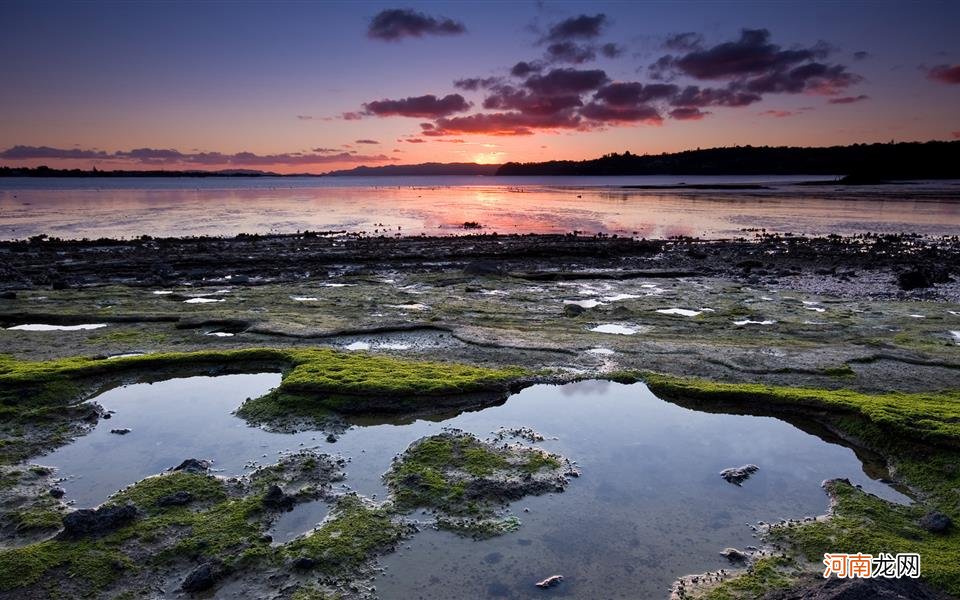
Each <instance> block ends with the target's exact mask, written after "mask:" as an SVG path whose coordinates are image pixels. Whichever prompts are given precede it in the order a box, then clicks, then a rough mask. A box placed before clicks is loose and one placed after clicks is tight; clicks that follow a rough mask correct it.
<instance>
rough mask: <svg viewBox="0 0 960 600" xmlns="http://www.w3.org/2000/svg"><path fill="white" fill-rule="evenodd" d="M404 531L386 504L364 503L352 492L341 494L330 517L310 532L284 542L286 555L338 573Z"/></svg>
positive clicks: (383, 547) (390, 544)
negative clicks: (314, 562)
mask: <svg viewBox="0 0 960 600" xmlns="http://www.w3.org/2000/svg"><path fill="white" fill-rule="evenodd" d="M406 533H407V528H406V527H405V526H404V525H402V524H400V523H398V522H396V521H395V520H394V513H393V512H392V511H391V510H390V509H389V508H386V507H381V506H374V505H371V504H368V503H366V502H364V501H363V500H362V499H361V498H360V497H358V496H356V495H354V494H348V495H345V496H341V497H340V499H339V500H338V501H337V504H336V505H335V506H334V507H333V509H332V510H331V513H330V516H329V517H328V518H327V519H326V520H325V521H324V522H323V523H322V524H321V526H320V527H319V528H318V529H316V530H314V531H313V532H311V533H309V534H307V535H305V536H302V537H299V538H297V539H295V540H293V541H291V542H290V543H288V544H286V546H284V547H283V549H282V550H281V552H282V554H283V555H285V556H287V557H289V558H298V557H306V558H310V559H312V560H314V561H316V567H315V568H316V569H318V570H321V571H323V572H325V573H338V572H343V571H346V570H350V569H355V568H357V567H359V566H360V565H362V564H364V563H366V562H367V561H368V560H369V559H370V557H371V556H373V555H374V554H377V553H379V552H383V551H386V550H388V549H391V548H393V546H395V545H396V544H397V542H399V541H400V540H401V539H402V538H403V536H404V535H406Z"/></svg>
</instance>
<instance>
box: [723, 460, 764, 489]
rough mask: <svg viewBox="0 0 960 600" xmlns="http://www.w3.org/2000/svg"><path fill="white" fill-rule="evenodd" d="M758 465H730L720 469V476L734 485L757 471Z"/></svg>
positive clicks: (739, 483)
mask: <svg viewBox="0 0 960 600" xmlns="http://www.w3.org/2000/svg"><path fill="white" fill-rule="evenodd" d="M759 468H760V467H758V466H757V465H743V466H742V467H731V468H729V469H724V470H722V471H720V477H723V478H724V479H726V480H727V481H729V482H730V483H732V484H734V485H741V484H742V483H743V482H744V481H746V480H747V479H750V476H751V475H753V474H754V473H756V472H757V470H758V469H759Z"/></svg>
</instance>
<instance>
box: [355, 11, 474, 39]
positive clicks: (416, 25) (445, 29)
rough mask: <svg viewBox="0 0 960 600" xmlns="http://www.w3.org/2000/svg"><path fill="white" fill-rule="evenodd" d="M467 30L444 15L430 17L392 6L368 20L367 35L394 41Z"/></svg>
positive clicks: (454, 33)
mask: <svg viewBox="0 0 960 600" xmlns="http://www.w3.org/2000/svg"><path fill="white" fill-rule="evenodd" d="M466 30H467V28H466V27H464V25H463V23H460V22H458V21H454V20H452V19H448V18H446V17H439V18H437V17H431V16H429V15H425V14H423V13H420V12H416V11H413V10H410V9H399V8H392V9H388V10H383V11H380V12H379V13H377V15H376V16H375V17H373V19H372V20H371V21H370V27H369V28H368V29H367V36H368V37H370V38H373V39H377V40H385V41H388V42H396V41H399V40H401V39H403V38H405V37H416V38H419V37H423V36H425V35H457V34H460V33H464V32H465V31H466Z"/></svg>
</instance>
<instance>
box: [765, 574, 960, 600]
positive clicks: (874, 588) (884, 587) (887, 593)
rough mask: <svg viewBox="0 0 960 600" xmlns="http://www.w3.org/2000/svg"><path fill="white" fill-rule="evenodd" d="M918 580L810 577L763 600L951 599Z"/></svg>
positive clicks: (769, 594)
mask: <svg viewBox="0 0 960 600" xmlns="http://www.w3.org/2000/svg"><path fill="white" fill-rule="evenodd" d="M949 599H950V596H948V595H947V594H944V593H942V592H939V591H937V590H934V589H933V588H931V587H930V586H928V585H926V584H925V583H922V582H921V581H919V580H917V579H911V578H909V577H902V578H900V579H886V578H882V577H876V578H871V579H839V578H830V579H823V578H820V577H817V578H810V580H809V581H808V582H807V583H805V584H804V585H802V586H801V587H795V588H792V589H789V590H781V591H776V592H770V593H768V594H766V595H765V596H763V600H949Z"/></svg>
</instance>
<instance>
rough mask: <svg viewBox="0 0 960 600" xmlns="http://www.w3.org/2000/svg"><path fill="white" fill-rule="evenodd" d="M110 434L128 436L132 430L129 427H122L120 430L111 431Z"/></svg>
mask: <svg viewBox="0 0 960 600" xmlns="http://www.w3.org/2000/svg"><path fill="white" fill-rule="evenodd" d="M110 433H115V434H117V435H127V434H128V433H130V429H128V428H127V427H121V428H120V429H111V430H110Z"/></svg>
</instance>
